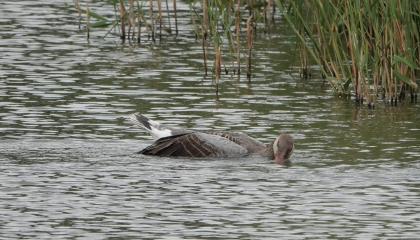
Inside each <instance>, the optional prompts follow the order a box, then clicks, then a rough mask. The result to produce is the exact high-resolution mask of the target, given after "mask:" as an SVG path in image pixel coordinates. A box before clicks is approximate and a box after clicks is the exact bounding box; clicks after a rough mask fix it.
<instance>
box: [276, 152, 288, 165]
mask: <svg viewBox="0 0 420 240" xmlns="http://www.w3.org/2000/svg"><path fill="white" fill-rule="evenodd" d="M274 161H275V162H276V163H277V164H280V165H285V164H286V163H287V162H286V160H285V159H284V154H283V152H280V151H278V152H276V153H275V154H274Z"/></svg>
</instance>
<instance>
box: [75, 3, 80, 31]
mask: <svg viewBox="0 0 420 240" xmlns="http://www.w3.org/2000/svg"><path fill="white" fill-rule="evenodd" d="M74 5H75V7H76V10H77V14H78V16H79V30H80V29H81V25H82V9H81V8H80V0H75V2H74Z"/></svg>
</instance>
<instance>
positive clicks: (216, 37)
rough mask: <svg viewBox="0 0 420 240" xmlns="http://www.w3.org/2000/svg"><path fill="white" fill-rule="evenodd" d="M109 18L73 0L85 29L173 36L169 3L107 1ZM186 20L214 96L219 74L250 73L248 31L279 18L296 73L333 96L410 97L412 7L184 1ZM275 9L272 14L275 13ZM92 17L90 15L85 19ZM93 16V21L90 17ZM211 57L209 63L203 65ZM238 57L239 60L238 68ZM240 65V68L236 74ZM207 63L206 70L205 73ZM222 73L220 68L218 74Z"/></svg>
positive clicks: (400, 3)
mask: <svg viewBox="0 0 420 240" xmlns="http://www.w3.org/2000/svg"><path fill="white" fill-rule="evenodd" d="M104 2H107V3H109V4H110V5H112V6H113V8H114V13H115V14H114V15H115V17H114V19H110V18H109V17H108V18H107V17H104V16H101V15H99V14H97V13H95V12H93V11H92V10H91V9H89V7H88V6H85V8H84V9H83V8H82V7H81V6H80V2H79V0H75V8H76V9H77V12H78V16H79V25H80V24H81V23H82V20H81V19H82V18H83V16H86V29H87V37H88V38H89V33H90V31H91V29H94V28H98V27H110V29H109V31H108V33H107V35H108V34H110V33H113V34H117V35H119V36H120V38H121V39H122V41H130V42H134V41H137V43H141V42H142V39H141V37H142V35H143V36H145V35H146V36H147V40H143V42H145V41H148V40H150V39H151V41H152V42H155V41H156V40H159V41H162V37H166V36H171V35H173V33H175V36H177V35H178V34H179V29H178V20H177V18H178V14H177V11H178V8H177V1H176V0H173V1H172V6H170V4H169V2H170V1H169V0H165V2H163V1H162V0H107V1H104ZM182 3H183V4H184V6H185V4H188V6H189V12H190V13H189V14H190V16H191V21H190V23H191V25H192V28H193V29H194V30H193V31H194V33H195V37H196V40H197V41H199V42H200V43H201V47H202V52H203V55H202V56H203V65H202V66H203V75H204V76H208V75H209V74H208V73H209V71H211V72H212V73H213V74H212V77H213V79H214V85H215V91H216V94H218V93H219V81H220V79H221V75H222V74H223V73H225V74H229V73H230V74H231V75H237V76H238V79H240V76H241V73H242V72H244V73H246V76H247V79H248V81H251V77H252V62H253V61H252V60H253V59H252V56H253V52H252V50H253V45H254V41H255V36H257V35H258V33H259V32H260V30H261V29H263V31H264V32H269V31H270V29H271V28H272V26H273V25H274V23H275V19H276V17H277V19H279V18H281V19H282V20H283V19H284V20H285V21H286V22H287V23H288V24H289V26H290V27H291V29H292V30H293V32H294V33H295V34H296V36H297V39H298V48H297V49H298V51H299V56H300V60H301V77H302V78H307V79H309V78H310V77H311V75H312V70H311V65H313V64H315V65H318V66H320V71H321V74H322V76H323V77H324V78H325V79H326V80H327V81H328V82H329V84H330V86H331V87H332V89H333V90H334V92H335V93H336V94H337V95H340V96H346V97H347V96H351V95H352V94H353V95H354V96H355V100H356V102H357V103H368V106H373V105H374V103H375V102H376V101H377V99H384V100H385V102H389V103H390V104H392V105H396V104H397V103H398V102H402V101H404V99H406V96H407V95H410V99H411V101H412V102H415V101H416V100H417V91H418V85H417V82H416V80H417V78H418V77H419V72H420V71H419V70H420V69H419V65H420V49H419V46H420V36H419V30H420V29H419V28H420V27H419V26H420V5H419V4H417V3H416V2H415V1H404V0H390V1H375V0H365V1H361V0H356V1H352V0H326V1H320V0H315V1H309V0H277V1H274V0H242V1H241V0H228V1H222V0H185V1H182ZM277 9H280V11H277ZM91 18H92V19H91ZM92 20H93V21H92ZM211 62H212V63H211ZM241 62H245V64H243V65H241ZM242 66H246V71H241V70H242V69H241V68H242ZM209 68H210V70H209ZM223 70H224V71H223Z"/></svg>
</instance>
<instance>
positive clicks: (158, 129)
mask: <svg viewBox="0 0 420 240" xmlns="http://www.w3.org/2000/svg"><path fill="white" fill-rule="evenodd" d="M128 119H129V120H130V121H131V122H132V123H133V124H134V125H136V126H138V127H141V128H143V129H145V130H146V131H148V132H149V133H150V134H151V135H152V137H153V138H154V139H159V138H163V137H169V136H172V135H173V134H172V130H171V129H169V128H167V127H165V126H163V125H162V124H160V123H158V122H156V121H153V120H150V119H149V118H147V117H145V116H144V115H142V114H140V113H133V114H131V115H130V116H129V117H128Z"/></svg>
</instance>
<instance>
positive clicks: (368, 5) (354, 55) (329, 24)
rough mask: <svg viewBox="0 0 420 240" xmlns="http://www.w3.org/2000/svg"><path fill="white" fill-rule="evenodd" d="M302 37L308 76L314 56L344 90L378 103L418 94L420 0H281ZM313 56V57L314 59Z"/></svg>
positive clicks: (341, 92) (360, 100)
mask: <svg viewBox="0 0 420 240" xmlns="http://www.w3.org/2000/svg"><path fill="white" fill-rule="evenodd" d="M277 2H278V4H279V6H281V7H282V10H283V13H284V18H285V20H286V21H287V22H288V23H289V25H290V26H291V28H292V29H293V31H294V32H295V34H296V35H297V36H298V39H299V40H300V47H299V49H300V56H301V66H302V76H303V77H309V76H310V69H309V64H308V61H309V60H313V61H315V63H316V64H317V65H320V66H321V71H322V74H323V76H324V77H325V78H326V79H327V80H328V81H329V83H330V85H331V86H332V88H333V89H334V90H335V92H336V93H337V94H339V95H343V96H348V95H350V94H352V93H353V94H354V96H355V101H356V102H357V103H361V104H363V103H364V102H365V103H367V104H368V106H374V103H375V102H376V100H377V99H378V98H379V99H384V100H385V102H387V103H390V104H392V105H397V103H398V102H402V101H404V99H406V95H408V94H409V95H410V99H411V101H412V102H415V101H416V100H417V89H418V85H417V82H416V79H418V77H419V71H418V70H419V65H420V64H419V63H420V54H419V46H420V40H419V30H420V29H419V28H420V15H419V13H420V4H419V3H418V2H417V1H405V0H388V1H377V0H323V1H321V0H314V1H308V0H278V1H277ZM309 58H310V59H309Z"/></svg>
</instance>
